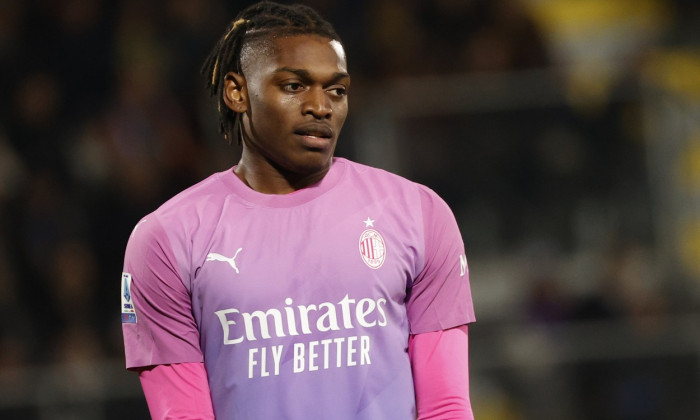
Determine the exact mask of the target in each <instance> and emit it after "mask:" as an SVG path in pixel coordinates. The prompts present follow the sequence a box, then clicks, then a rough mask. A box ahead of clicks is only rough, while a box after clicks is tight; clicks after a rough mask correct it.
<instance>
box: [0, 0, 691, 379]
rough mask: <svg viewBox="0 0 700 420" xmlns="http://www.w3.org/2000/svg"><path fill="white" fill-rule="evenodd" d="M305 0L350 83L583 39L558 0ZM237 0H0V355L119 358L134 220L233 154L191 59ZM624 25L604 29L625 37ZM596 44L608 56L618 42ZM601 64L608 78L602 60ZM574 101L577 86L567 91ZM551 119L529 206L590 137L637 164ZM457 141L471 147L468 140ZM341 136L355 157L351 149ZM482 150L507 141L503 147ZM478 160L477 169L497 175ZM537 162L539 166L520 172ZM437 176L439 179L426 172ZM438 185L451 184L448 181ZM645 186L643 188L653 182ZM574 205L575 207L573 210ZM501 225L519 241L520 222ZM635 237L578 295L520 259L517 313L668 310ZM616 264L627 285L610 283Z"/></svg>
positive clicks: (558, 315) (494, 65) (670, 5)
mask: <svg viewBox="0 0 700 420" xmlns="http://www.w3.org/2000/svg"><path fill="white" fill-rule="evenodd" d="M303 2H304V3H306V4H309V5H311V6H313V7H315V8H316V9H317V10H318V11H319V12H321V13H322V14H323V15H324V16H325V17H327V18H328V19H329V20H330V21H331V22H332V23H333V24H334V25H335V26H336V29H337V31H338V33H339V34H340V36H341V38H343V41H344V42H345V44H346V47H347V51H348V54H349V66H350V71H351V74H352V76H353V85H358V86H360V89H362V86H363V85H364V89H371V87H372V86H376V85H377V84H381V83H382V82H383V81H385V80H388V79H392V78H396V77H403V76H425V75H435V74H438V75H441V74H483V73H489V72H504V71H517V70H533V69H542V68H548V67H551V66H560V67H562V68H565V69H567V70H568V69H570V67H572V66H574V65H575V64H576V59H577V56H576V54H574V53H573V52H576V51H578V52H580V51H581V48H579V49H576V48H574V47H572V45H573V46H579V47H580V45H579V44H573V43H570V44H567V45H568V47H569V49H566V48H567V45H564V43H563V42H562V40H563V39H564V38H563V37H564V35H565V33H564V32H565V31H563V30H562V27H561V26H560V27H553V26H551V25H549V26H548V24H547V22H551V21H549V20H548V19H553V18H556V17H557V16H560V15H556V14H554V15H552V14H548V12H547V11H548V10H550V9H547V5H548V4H549V3H552V4H554V3H563V2H565V0H562V1H555V0H549V1H548V0H528V1H526V0H522V1H515V0H461V1H460V0H436V1H422V0H404V1H400V0H307V1H303ZM250 3H252V2H251V1H233V0H153V1H141V0H120V1H108V0H55V1H47V0H26V1H20V0H17V1H13V0H8V1H3V2H1V4H0V91H1V92H3V93H2V96H0V327H1V331H2V334H1V335H0V370H2V369H4V368H6V367H12V366H27V365H35V364H47V363H60V362H66V361H68V362H69V361H71V360H91V359H95V360H96V359H105V358H107V359H118V358H121V357H122V341H121V330H120V324H119V313H118V304H119V300H118V296H117V294H118V292H119V277H120V273H121V266H122V259H123V255H124V248H125V245H126V241H127V238H128V235H129V233H130V231H131V229H132V228H133V226H134V224H135V223H136V222H137V221H138V220H139V219H140V218H141V217H142V216H143V215H145V214H147V213H148V212H150V211H152V210H154V209H155V208H156V207H157V206H158V205H159V204H160V203H162V202H163V201H164V200H166V199H167V198H169V197H170V196H172V195H173V194H175V193H176V192H178V191H180V190H182V189H184V188H185V187H187V186H189V185H191V184H193V183H195V182H196V181H198V180H200V179H203V178H204V177H205V176H207V175H208V174H210V173H212V172H213V171H216V170H223V169H225V168H227V167H230V166H231V165H232V164H233V163H234V162H235V161H236V153H237V149H236V147H235V146H233V147H230V146H228V145H227V144H226V143H225V140H223V138H222V137H221V136H220V135H219V133H218V132H217V130H218V127H217V116H216V110H215V107H214V106H213V105H212V103H211V102H210V101H209V99H208V98H207V97H206V95H205V89H204V80H203V79H202V78H201V77H200V75H199V67H200V65H201V63H202V62H203V61H204V58H205V57H206V55H207V54H208V52H209V49H210V48H211V47H212V46H213V45H214V43H215V42H216V40H217V39H218V37H219V36H220V35H221V32H222V31H223V29H224V27H225V26H226V24H227V23H228V22H229V21H230V19H232V18H233V17H234V16H235V14H236V13H237V12H238V11H239V10H240V9H241V8H242V7H244V6H247V5H249V4H250ZM592 3H598V2H596V1H594V2H592ZM620 3H626V4H631V3H634V2H631V3H630V2H620ZM641 3H643V4H645V5H649V4H651V3H653V4H657V3H661V4H662V5H663V7H662V8H661V9H663V10H666V13H664V14H661V15H659V19H660V20H661V21H662V22H654V23H652V26H653V27H654V28H656V30H657V32H655V33H656V34H657V36H656V37H655V38H654V39H653V40H649V39H647V40H646V42H648V43H660V44H663V43H667V44H678V43H690V44H692V43H698V42H700V38H699V35H698V32H696V31H695V30H694V29H693V28H696V27H698V24H697V23H698V22H699V21H700V19H698V17H699V16H700V13H699V12H698V10H699V8H698V6H696V5H695V3H694V2H693V1H690V0H687V1H685V0H677V1H673V2H671V1H668V2H662V1H661V2H654V1H646V0H645V1H643V2H641ZM641 3H640V4H641ZM635 4H636V3H635ZM526 5H527V6H526ZM633 7H634V6H633ZM654 10H657V9H654ZM552 16H554V17H552ZM669 21H672V22H673V24H669V23H668V22H669ZM663 22H666V23H665V24H664V23H663ZM640 28H641V29H642V30H646V29H648V28H647V27H646V26H641V27H640ZM669 28H670V29H669ZM553 36H556V37H557V39H558V42H557V43H554V42H553V41H552V39H553V38H552V37H553ZM625 39H626V38H624V37H620V38H617V39H614V40H610V43H613V42H614V41H615V42H618V43H624V41H625ZM635 39H637V38H635ZM628 44H629V42H628V43H627V44H625V45H627V46H628V47H629V45H628ZM589 48H590V46H589ZM630 48H638V49H639V48H640V46H639V45H638V44H634V45H632V47H630ZM562 51H568V53H569V54H565V53H563V52H562ZM572 51H573V52H572ZM608 52H609V53H611V54H614V55H618V54H619V52H620V50H619V49H618V50H616V49H614V48H611V49H609V50H608ZM603 58H605V57H603ZM617 58H619V56H618V57H617ZM625 58H626V60H625V63H627V65H626V66H623V67H621V73H625V72H628V71H631V70H632V66H633V65H635V64H637V63H638V62H637V61H636V59H637V58H638V57H636V56H633V55H632V56H626V57H625ZM630 63H632V64H630ZM588 74H589V75H590V73H588ZM574 76H577V77H579V79H576V78H572V79H571V80H574V81H576V80H579V81H580V76H581V75H580V74H578V75H577V74H574ZM606 77H607V79H606V80H610V74H609V73H606ZM624 80H628V79H624ZM598 81H600V79H598ZM572 86H573V87H572V89H571V92H573V93H576V92H578V93H583V94H588V93H590V92H591V91H592V90H594V89H593V88H591V86H593V85H591V84H590V83H586V82H585V78H584V82H582V83H578V84H572ZM613 90H614V89H613ZM584 96H585V95H584ZM351 97H352V95H351ZM572 103H573V104H574V105H576V104H577V103H578V102H576V101H575V100H573V99H572ZM590 111H591V110H590V109H588V110H586V111H585V112H584V117H583V118H584V119H585V118H592V117H591V113H590ZM613 112H617V113H618V114H617V115H616V117H617V118H619V119H620V120H624V121H627V118H628V117H630V118H633V117H634V115H632V116H630V115H627V114H625V110H620V109H613ZM350 118H352V111H351V117H350ZM596 118H597V119H596V124H599V129H600V132H604V131H606V130H607V127H608V124H609V123H610V118H612V117H609V116H606V115H602V116H601V114H600V113H598V114H596ZM636 122H637V123H638V121H636ZM634 123H635V122H632V123H630V122H629V121H627V124H628V125H629V124H634ZM627 128H629V126H627ZM467 129H468V128H467ZM620 130H624V127H623V128H621V129H620ZM594 131H595V129H594ZM551 133H552V136H553V137H551V138H545V139H539V140H538V141H537V142H536V143H535V144H534V145H535V148H537V147H539V148H540V149H539V152H541V153H540V157H542V159H544V160H543V161H545V162H549V164H550V165H551V168H550V169H551V170H552V171H553V173H559V174H560V175H561V174H563V175H562V176H561V177H559V178H556V177H555V178H551V177H549V178H546V177H544V176H542V177H541V178H539V179H540V180H542V182H545V184H542V183H540V182H536V185H537V188H540V189H535V190H533V191H537V192H538V194H540V195H535V196H533V197H534V198H537V199H541V200H542V201H541V202H539V201H538V202H536V203H532V204H533V207H532V208H533V209H534V210H533V211H535V210H536V209H537V208H538V206H540V205H542V206H551V207H552V209H554V208H557V206H558V205H559V204H558V203H557V202H555V200H553V199H554V198H556V197H552V195H551V190H550V189H551V188H559V190H560V191H561V192H567V190H568V189H569V187H570V186H571V185H572V184H566V185H564V184H561V185H557V184H556V182H558V181H557V179H558V180H559V181H561V180H562V179H565V178H566V176H570V178H571V179H574V178H576V176H577V174H581V173H585V172H586V166H585V164H583V163H581V161H580V160H577V159H578V158H577V156H580V155H586V154H587V156H589V157H590V156H592V155H593V156H594V157H595V156H596V155H595V154H596V153H598V152H599V151H602V153H601V154H600V156H597V157H598V158H599V159H604V160H605V163H606V164H607V165H608V166H607V168H613V169H611V170H610V171H609V174H611V176H614V175H615V174H619V173H620V172H623V171H627V172H626V174H627V178H624V181H628V180H630V179H634V177H645V176H646V175H645V173H644V168H643V161H644V157H643V150H642V146H641V145H640V144H636V143H635V144H634V145H633V146H630V145H624V146H621V145H616V144H612V145H611V144H610V143H604V144H603V141H610V142H614V140H613V139H611V138H610V137H612V136H610V137H604V138H603V139H598V141H597V142H592V143H590V144H584V143H581V142H578V143H575V144H574V146H575V147H578V148H579V149H580V148H585V149H586V150H584V151H583V152H582V151H581V150H579V149H575V150H574V151H573V152H572V149H571V148H570V147H568V148H567V147H566V146H564V148H562V146H561V144H562V143H561V142H559V141H558V139H560V138H561V137H557V132H556V129H554V130H552V131H551ZM631 136H633V135H631ZM564 137H566V136H564ZM342 141H347V142H352V141H353V139H352V138H346V139H342ZM489 142H490V143H489ZM475 143H476V144H480V143H481V145H482V146H483V147H484V148H485V149H487V148H489V147H490V145H493V144H496V143H493V140H492V139H491V140H489V139H483V140H481V141H479V140H478V139H476V140H475ZM475 143H472V145H473V144H475ZM459 147H465V148H466V150H468V149H469V147H470V145H469V144H464V145H462V146H459ZM341 150H347V151H348V154H350V156H348V157H350V158H353V156H352V153H351V151H352V148H343V147H341ZM577 150H578V151H577ZM492 151H493V152H494V153H497V152H503V153H505V154H508V153H511V154H512V153H520V152H518V150H511V151H508V150H504V149H503V148H493V150H492ZM521 151H522V150H521ZM629 151H631V153H632V157H631V158H632V159H633V160H632V161H631V163H630V162H626V161H620V162H619V163H620V165H621V166H616V163H615V162H613V161H612V160H613V159H614V158H613V157H612V156H605V153H608V152H612V153H618V152H619V153H627V152H629ZM529 153H534V152H532V151H530V152H529ZM477 156H478V155H477ZM494 156H495V155H494ZM509 156H510V158H512V157H513V156H511V155H509ZM510 158H506V159H502V157H501V158H498V159H497V160H499V161H500V162H504V161H506V162H507V161H508V159H510ZM511 160H512V159H511ZM596 160H598V159H596ZM597 164H599V165H600V162H597ZM495 168H496V169H499V168H501V169H503V168H504V165H503V164H501V165H499V166H496V167H495ZM523 168H524V170H527V171H529V172H528V173H529V174H540V173H541V171H543V169H542V168H541V167H528V166H527V165H525V166H524V167H523ZM572 168H574V169H575V170H576V171H578V172H572V171H573V169H572ZM509 169H512V168H509ZM538 171H539V172H538ZM557 171H558V172H557ZM482 172H483V174H484V175H486V177H489V176H491V177H493V176H497V175H494V174H490V173H488V172H487V171H486V170H483V171H482ZM567 174H568V175H567ZM589 175H590V174H589ZM599 175H600V174H599ZM492 179H495V178H492ZM505 179H506V180H507V178H505ZM532 179H535V180H536V179H538V178H536V176H535V175H533V178H532ZM514 181H516V182H524V179H523V178H520V179H519V180H514ZM547 182H549V183H548V184H547ZM607 183H608V179H607V178H604V177H602V175H601V176H599V177H597V178H594V179H593V178H592V181H591V183H589V184H585V185H583V188H588V187H591V186H594V187H596V186H597V187H599V188H605V187H606V185H607ZM533 185H534V184H533ZM520 186H522V185H520ZM433 187H436V186H433ZM516 187H517V185H514V186H512V188H516ZM618 187H619V188H620V189H621V190H622V189H625V188H627V187H630V188H632V189H633V190H634V191H639V190H640V189H641V191H642V195H644V192H643V191H644V188H645V184H644V181H641V183H640V184H639V185H633V186H629V185H626V184H624V182H623V184H622V185H618ZM533 188H534V187H533ZM435 189H436V190H438V191H440V187H439V186H437V187H436V188H435ZM548 191H549V192H550V193H549V194H548V193H547V192H548ZM606 191H607V192H608V193H614V192H615V191H613V190H606ZM568 192H569V193H571V194H575V193H576V191H568ZM445 193H446V195H448V196H450V191H449V189H447V188H446V189H445ZM455 194H456V193H455ZM533 197H530V199H532V198H533ZM487 198H488V197H487ZM454 200H455V201H456V200H457V199H456V198H455V199H454ZM548 200H549V201H548ZM640 202H642V203H646V204H648V197H646V196H644V197H642V198H641V199H640ZM498 203H499V205H503V206H505V207H508V209H507V211H506V209H505V208H504V210H503V211H504V213H503V214H504V215H505V216H507V215H508V214H510V213H508V212H512V211H514V210H517V208H518V207H517V206H509V203H508V201H502V202H501V201H499V202H498ZM467 207H468V206H467ZM458 213H459V212H458ZM477 213H478V212H477ZM484 216H488V215H484ZM582 217H583V216H582ZM644 217H646V216H642V219H644ZM458 218H459V214H458ZM584 219H585V217H583V219H580V220H579V222H580V223H585V220H584ZM646 221H648V220H646V219H644V220H643V222H646ZM549 222H551V223H554V224H556V223H560V222H562V221H561V220H550V221H549ZM506 223H507V222H506ZM567 223H568V222H567ZM467 225H468V224H467ZM568 229H569V230H572V229H574V230H575V229H576V227H575V226H574V227H571V226H570V227H569V228H568ZM581 229H583V230H585V228H581ZM528 233H531V231H528V230H527V229H522V230H519V231H518V234H519V235H527V234H528ZM584 233H585V232H584ZM516 236H517V235H516ZM639 236H641V237H639ZM508 239H509V240H512V241H513V242H511V243H514V242H517V241H518V240H519V239H522V238H519V237H514V238H508ZM618 239H619V238H618ZM623 239H624V238H623ZM633 239H634V240H635V242H633V243H632V244H629V243H626V242H625V241H624V240H623V241H622V242H615V241H610V242H609V243H608V244H607V245H609V246H610V248H608V250H609V251H610V252H608V255H609V261H607V262H600V261H598V262H599V263H601V264H603V265H602V266H604V267H605V270H601V277H600V279H599V281H600V284H598V285H596V286H595V287H591V290H593V289H595V290H597V291H598V292H597V293H593V294H585V299H582V300H577V301H575V302H571V301H570V300H569V297H570V294H571V293H570V292H569V291H567V290H562V287H564V286H563V285H562V282H561V281H558V280H557V279H556V278H552V276H551V274H552V273H551V272H546V270H538V271H537V272H536V273H533V277H532V279H531V280H530V281H529V282H528V284H531V285H532V287H531V289H530V290H528V291H527V296H528V304H527V305H526V307H525V308H522V310H523V313H524V315H525V318H527V317H529V319H531V320H533V322H536V323H540V322H544V323H551V322H556V321H561V320H584V319H599V318H602V317H611V316H617V314H619V313H621V312H624V313H630V312H629V311H631V313H633V314H649V313H658V312H659V311H664V310H666V308H667V306H668V302H667V301H665V300H664V299H663V297H660V296H656V295H645V299H639V297H640V296H641V294H643V293H644V292H646V291H645V290H643V285H641V286H640V285H639V284H638V283H636V280H638V279H639V278H640V277H639V276H638V275H639V274H640V273H642V275H641V277H642V278H643V277H644V275H646V274H645V271H644V270H645V267H644V266H643V262H644V261H649V259H648V258H647V255H646V254H645V253H647V252H648V248H647V246H648V245H649V241H650V240H651V234H650V232H648V231H644V232H642V234H641V235H638V237H634V238H633ZM636 241H639V242H636ZM524 242H526V241H524ZM508 251H512V247H511V248H510V249H509V250H508ZM524 252H529V251H524ZM538 255H539V254H536V255H535V256H534V258H539V256H538ZM548 255H549V254H548ZM610 279H617V280H610ZM620 279H622V280H620ZM618 280H619V281H618ZM624 281H626V282H627V283H629V284H631V285H633V287H631V288H627V287H625V285H622V286H621V284H622V283H621V282H624ZM629 284H627V285H629ZM621 288H622V289H621ZM601 290H602V291H603V292H600V291H601ZM608 292H610V293H608ZM637 292H638V294H635V293H637ZM476 298H477V302H476V303H477V308H478V305H479V302H478V296H477V297H476ZM647 298H648V299H647ZM477 312H478V311H477Z"/></svg>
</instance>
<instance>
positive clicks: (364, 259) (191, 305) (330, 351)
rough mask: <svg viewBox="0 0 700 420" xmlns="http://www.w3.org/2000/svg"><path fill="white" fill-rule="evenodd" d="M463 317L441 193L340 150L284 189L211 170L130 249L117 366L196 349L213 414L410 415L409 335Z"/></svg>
mask: <svg viewBox="0 0 700 420" xmlns="http://www.w3.org/2000/svg"><path fill="white" fill-rule="evenodd" d="M472 321H474V310H473V306H472V299H471V292H470V287H469V273H468V268H467V260H466V257H465V254H464V246H463V243H462V239H461V236H460V234H459V230H458V228H457V224H456V222H455V219H454V216H453V215H452V213H451V211H450V210H449V208H448V207H447V205H446V204H445V203H444V201H442V200H441V199H440V198H439V197H438V196H437V195H436V194H435V193H434V192H433V191H431V190H430V189H428V188H426V187H424V186H422V185H419V184H416V183H413V182H410V181H407V180H405V179H403V178H401V177H399V176H397V175H393V174H390V173H388V172H385V171H382V170H379V169H374V168H370V167H367V166H364V165H360V164H357V163H353V162H350V161H347V160H345V159H341V158H335V159H334V160H333V164H332V166H331V169H330V171H329V172H328V174H327V175H326V176H325V178H324V179H323V180H322V181H321V182H319V183H318V184H316V185H313V186H311V187H308V188H305V189H303V190H299V191H296V192H294V193H292V194H286V195H266V194H261V193H258V192H256V191H253V190H251V189H250V188H249V187H247V186H246V185H245V184H244V183H243V182H242V181H241V180H240V179H239V178H238V177H237V176H236V175H235V174H234V173H233V171H231V170H228V171H225V172H220V173H217V174H214V175H212V176H210V177H209V178H207V179H206V180H204V181H202V182H200V183H199V184H197V185H195V186H193V187H191V188H189V189H187V190H186V191H184V192H182V193H180V194H178V195H177V196H175V197H174V198H172V199H171V200H169V201H168V202H167V203H165V204H164V205H163V206H161V207H160V208H159V209H158V210H156V211H155V212H153V213H151V214H150V215H148V216H146V217H145V218H144V219H142V220H141V221H140V222H139V223H138V224H137V225H136V227H135V228H134V232H133V233H132V235H131V238H130V240H129V244H128V246H127V250H126V258H125V263H124V273H123V275H122V326H123V332H124V342H125V349H126V363H127V367H128V368H135V367H140V366H150V365H158V364H173V363H185V362H202V361H203V362H204V363H205V366H206V369H207V373H208V376H209V386H210V389H211V393H212V402H213V406H214V411H215V413H216V416H217V418H222V419H229V418H245V419H272V418H298V419H315V418H333V419H407V420H408V419H414V418H415V401H414V390H413V380H412V374H411V367H410V364H409V358H408V354H407V348H408V335H409V333H411V334H415V333H422V332H429V331H438V330H442V329H446V328H451V327H454V326H458V325H462V324H466V323H469V322H472Z"/></svg>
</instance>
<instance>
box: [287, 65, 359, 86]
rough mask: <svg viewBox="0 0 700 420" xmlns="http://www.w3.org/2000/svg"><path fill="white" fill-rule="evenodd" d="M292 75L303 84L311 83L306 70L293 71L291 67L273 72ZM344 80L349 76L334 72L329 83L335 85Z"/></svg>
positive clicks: (309, 74) (309, 75)
mask: <svg viewBox="0 0 700 420" xmlns="http://www.w3.org/2000/svg"><path fill="white" fill-rule="evenodd" d="M285 72H287V73H293V74H296V75H297V76H299V78H300V79H302V80H303V81H305V82H309V81H312V80H313V78H312V77H311V73H309V71H308V70H304V69H295V68H293V67H280V68H278V69H277V70H275V73H285ZM344 78H348V79H349V78H350V75H349V74H348V73H345V72H335V73H333V77H331V83H335V82H337V81H338V80H340V79H344Z"/></svg>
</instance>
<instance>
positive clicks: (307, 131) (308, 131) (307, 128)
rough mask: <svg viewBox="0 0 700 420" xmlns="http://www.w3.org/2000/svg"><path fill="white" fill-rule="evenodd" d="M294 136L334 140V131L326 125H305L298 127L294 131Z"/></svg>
mask: <svg viewBox="0 0 700 420" xmlns="http://www.w3.org/2000/svg"><path fill="white" fill-rule="evenodd" d="M294 134H298V135H300V136H308V137H318V138H322V139H331V138H333V129H331V128H330V127H329V126H327V125H325V124H318V123H314V124H305V125H302V126H300V127H297V128H296V129H295V130H294Z"/></svg>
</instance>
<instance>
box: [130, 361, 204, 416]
mask: <svg viewBox="0 0 700 420" xmlns="http://www.w3.org/2000/svg"><path fill="white" fill-rule="evenodd" d="M139 378H140V379H141V387H142V388H143V393H144V395H145V396H146V402H147V403H148V409H149V411H150V412H151V418H152V419H154V420H187V419H199V420H210V419H211V420H213V419H214V409H213V408H212V404H211V395H210V393H209V384H208V382H207V371H206V370H205V369H204V363H179V364H174V365H158V366H153V367H151V368H146V369H144V370H141V371H140V373H139Z"/></svg>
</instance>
